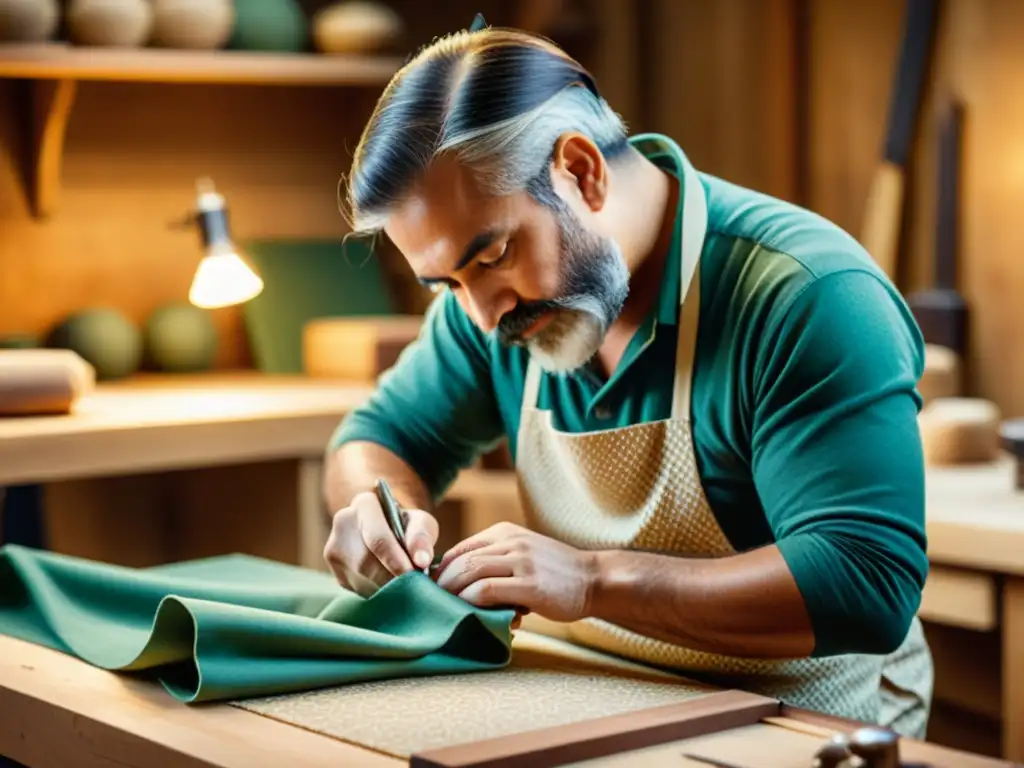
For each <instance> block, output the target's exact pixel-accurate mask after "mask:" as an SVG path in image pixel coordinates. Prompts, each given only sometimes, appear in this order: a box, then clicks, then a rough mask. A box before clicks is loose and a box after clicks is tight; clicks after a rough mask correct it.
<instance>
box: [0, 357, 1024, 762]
mask: <svg viewBox="0 0 1024 768" xmlns="http://www.w3.org/2000/svg"><path fill="white" fill-rule="evenodd" d="M370 392H371V388H370V387H369V386H367V385H358V384H349V383H344V382H335V381H325V380H315V379H309V378H305V377H270V376H266V375H262V374H259V373H250V374H231V375H206V376H163V375H158V376H148V377H138V378H134V379H132V380H130V381H126V382H118V383H109V384H103V385H101V386H100V387H99V389H98V391H97V392H96V393H95V394H93V395H92V396H90V397H89V398H87V399H86V400H85V401H84V402H82V403H81V405H80V407H79V408H78V409H77V412H76V413H75V414H73V415H70V416H64V417H41V418H24V419H6V420H0V486H4V485H12V484H21V483H46V484H47V486H48V490H49V492H50V493H51V497H50V500H51V501H53V502H54V505H55V506H58V507H63V508H65V509H66V510H72V511H73V514H71V513H68V514H65V515H64V516H63V517H64V519H63V522H65V523H66V524H67V525H68V526H69V529H68V531H67V532H66V533H65V537H64V543H67V544H72V545H74V547H79V548H81V547H82V546H84V544H85V543H88V542H89V540H90V537H91V538H92V541H93V543H97V544H98V543H105V544H107V545H108V547H109V548H110V549H114V550H116V551H118V552H119V553H121V555H122V557H121V561H122V562H124V563H125V564H128V565H146V564H148V563H147V562H146V559H147V558H149V559H152V558H154V557H156V556H157V555H156V554H154V550H152V549H147V547H148V546H150V545H151V544H152V543H153V542H154V541H155V542H156V543H159V544H163V543H165V540H166V539H168V538H169V536H168V534H167V533H166V529H163V528H160V527H159V526H156V525H154V524H153V521H152V520H150V519H148V517H147V515H148V514H150V512H151V511H152V510H151V507H152V508H153V509H155V502H156V499H157V497H159V496H160V495H161V493H163V494H164V495H166V493H164V492H165V491H166V486H165V485H160V484H154V483H151V482H148V480H149V479H151V478H152V477H153V476H154V473H162V472H171V473H173V474H175V485H174V494H173V495H174V498H175V500H176V502H177V505H178V508H179V510H180V515H181V516H182V517H183V518H186V520H185V522H191V523H192V527H191V528H190V529H187V532H186V533H181V534H179V537H180V538H181V539H183V540H186V541H188V542H189V543H190V544H195V545H198V546H200V549H199V550H198V551H196V550H195V549H191V550H188V551H187V554H188V555H189V556H201V555H203V554H214V553H216V552H218V551H223V549H224V548H225V547H228V548H233V549H242V550H244V551H249V552H251V553H253V554H257V555H263V556H274V557H281V558H282V559H286V560H288V561H291V562H299V563H302V564H304V565H308V566H311V567H320V566H321V564H322V556H321V552H322V548H323V542H324V540H325V536H326V533H325V529H324V523H325V517H324V515H323V509H322V506H321V490H320V478H321V475H320V472H321V460H322V455H323V449H324V446H325V444H326V442H327V440H328V438H329V437H330V434H331V433H332V431H333V430H334V429H335V427H336V426H337V424H338V421H339V420H340V419H341V418H342V417H343V416H344V415H345V413H347V412H348V411H349V410H350V409H351V408H352V407H354V406H356V405H358V404H359V403H361V402H363V401H364V400H365V398H367V397H368V396H369V394H370ZM247 466H248V467H250V468H251V467H255V468H256V470H255V471H252V470H251V469H250V470H246V471H241V470H245V469H246V467H247ZM1012 476H1013V468H1012V466H1011V464H1010V463H1009V461H1006V462H999V463H996V464H993V465H990V466H984V467H971V468H964V469H947V470H942V471H932V472H930V473H929V477H928V539H929V557H930V560H931V563H932V573H931V576H930V578H929V582H928V586H927V587H926V591H925V596H924V600H923V602H922V606H921V615H922V617H923V618H925V619H927V621H928V622H929V623H930V625H932V626H936V627H950V628H954V629H956V630H958V631H961V635H960V637H961V641H960V642H959V645H960V647H956V648H953V647H951V643H950V642H948V641H947V638H944V637H941V636H940V634H938V633H931V634H930V636H929V639H930V641H932V645H933V651H934V652H935V654H936V657H937V667H939V670H940V674H939V678H938V679H937V681H936V695H937V697H938V698H941V699H945V700H949V701H952V702H954V703H955V704H957V705H958V706H960V707H961V708H962V709H963V710H964V711H966V712H968V713H971V714H980V715H983V716H985V717H987V718H989V719H990V720H993V721H996V722H1001V723H1002V737H1001V738H1002V744H1003V754H1004V755H1006V756H1007V757H1010V758H1012V759H1015V760H1024V495H1022V494H1013V493H1010V492H1009V489H1010V488H1011V487H1012ZM143 480H147V482H142V481H143ZM154 487H155V488H157V489H158V491H159V492H157V491H154V490H153V488H154ZM97 488H99V489H101V490H102V492H99V491H97ZM449 498H452V499H460V500H463V502H464V503H463V507H464V509H463V512H464V515H465V518H466V519H465V520H464V525H465V527H466V529H467V530H474V529H479V528H480V527H482V526H484V525H487V524H489V523H491V522H493V521H494V519H495V518H496V517H505V518H508V517H513V518H514V516H515V515H516V510H517V508H518V499H517V490H516V484H515V481H514V478H513V477H512V476H511V475H510V474H508V473H500V472H498V473H495V472H489V473H487V472H485V473H481V472H476V471H471V472H466V473H463V475H461V476H460V477H459V479H458V481H457V482H456V484H455V487H454V488H453V489H452V493H451V494H450V497H449ZM150 502H152V504H151V503H150ZM261 508H263V509H273V510H279V512H278V513H277V514H257V513H256V510H258V509H261ZM87 513H93V515H92V516H90V514H87ZM152 513H153V514H155V512H152ZM105 515H106V516H105ZM218 520H219V521H221V522H222V525H221V526H220V529H219V530H215V529H216V528H217V526H216V525H214V523H215V521H218ZM196 531H199V532H200V534H197V533H195V532H196ZM147 542H148V543H147ZM267 542H270V543H274V544H277V545H280V547H279V548H278V549H276V550H274V551H267V550H265V549H261V547H264V546H269V545H268V544H267ZM203 547H205V550H204V549H203ZM55 548H57V549H62V550H64V551H68V550H69V549H70V550H71V553H72V554H86V555H88V554H89V553H88V551H86V552H82V551H81V549H79V550H78V551H75V550H74V548H73V547H71V546H57V547H55ZM282 553H283V554H282ZM132 557H137V558H138V560H137V561H135V562H133V561H132V559H131V558H132ZM963 638H966V640H963ZM990 640H996V641H997V642H995V643H991V642H989V641H990ZM976 642H977V643H981V645H976V644H975V643H976ZM986 643H987V644H986ZM954 644H955V643H954ZM979 648H985V649H986V650H985V651H983V652H979V651H978V649H979ZM989 649H994V650H991V651H990V650H989Z"/></svg>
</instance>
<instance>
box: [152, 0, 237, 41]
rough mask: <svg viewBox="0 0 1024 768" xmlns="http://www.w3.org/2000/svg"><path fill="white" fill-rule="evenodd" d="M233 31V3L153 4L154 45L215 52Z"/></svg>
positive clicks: (165, 0)
mask: <svg viewBox="0 0 1024 768" xmlns="http://www.w3.org/2000/svg"><path fill="white" fill-rule="evenodd" d="M234 29H235V6H234V3H233V2H231V0H153V37H152V40H151V42H152V44H153V45H159V46H163V47H165V48H191V49H195V50H215V49H217V48H222V47H224V46H225V45H227V42H228V40H229V39H230V38H231V33H232V32H233V31H234Z"/></svg>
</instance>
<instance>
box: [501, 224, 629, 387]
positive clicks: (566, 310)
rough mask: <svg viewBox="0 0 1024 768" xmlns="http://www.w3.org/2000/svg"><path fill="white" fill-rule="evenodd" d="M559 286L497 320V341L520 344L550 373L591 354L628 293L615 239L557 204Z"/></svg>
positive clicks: (567, 369) (578, 365)
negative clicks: (538, 324) (543, 320)
mask: <svg viewBox="0 0 1024 768" xmlns="http://www.w3.org/2000/svg"><path fill="white" fill-rule="evenodd" d="M560 218H561V223H562V227H561V250H562V258H561V259H560V264H561V267H562V268H561V274H560V281H559V282H560V289H559V295H558V296H557V297H555V298H553V299H544V300H540V301H531V302H521V303H520V304H518V305H517V306H516V307H515V308H514V309H512V310H511V311H510V312H508V314H506V315H505V316H504V317H503V318H502V319H501V322H500V323H499V324H498V329H497V334H498V338H499V340H500V341H501V343H502V344H505V345H507V346H518V347H525V348H526V349H527V350H528V351H529V353H530V356H531V357H533V359H535V360H536V361H537V364H538V365H540V366H541V368H543V369H544V370H546V371H549V372H552V373H569V372H572V371H575V370H577V369H579V368H581V367H582V366H584V365H586V364H587V363H588V362H590V360H591V359H592V358H593V357H594V355H595V354H597V351H598V349H600V347H601V343H602V342H603V341H604V337H605V334H606V333H607V332H608V329H609V328H610V327H611V325H612V323H614V322H615V320H616V319H617V318H618V316H619V313H620V312H621V311H622V307H623V305H624V304H625V301H626V297H627V296H628V295H629V269H628V268H627V267H626V263H625V261H624V260H623V258H622V252H621V250H620V249H619V246H618V244H617V243H616V242H615V241H614V240H612V239H611V238H603V237H600V236H598V235H596V234H594V233H592V232H589V231H587V230H586V229H585V228H584V227H583V226H582V225H581V224H580V223H579V221H578V220H577V219H576V218H575V216H574V215H573V214H572V212H571V211H568V210H564V209H563V210H562V212H561V214H560ZM549 313H550V314H551V315H552V317H551V321H550V322H549V323H548V324H547V325H546V326H544V328H542V329H541V330H540V331H538V332H537V333H535V334H533V335H532V336H530V337H529V338H524V337H523V336H522V334H523V333H524V332H525V331H526V329H527V328H529V327H530V326H531V325H533V323H534V322H535V321H537V320H538V319H539V318H540V317H543V316H545V315H547V314H549Z"/></svg>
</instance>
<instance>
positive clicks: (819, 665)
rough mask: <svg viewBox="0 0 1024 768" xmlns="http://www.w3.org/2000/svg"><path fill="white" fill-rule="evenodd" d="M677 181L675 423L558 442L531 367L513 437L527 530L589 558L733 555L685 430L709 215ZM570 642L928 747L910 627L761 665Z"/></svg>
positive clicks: (638, 639) (923, 676)
mask: <svg viewBox="0 0 1024 768" xmlns="http://www.w3.org/2000/svg"><path fill="white" fill-rule="evenodd" d="M681 165H682V167H683V168H684V170H685V173H684V180H685V186H684V199H683V238H682V251H683V252H682V256H681V263H682V269H681V285H682V287H681V290H680V296H681V297H682V298H681V302H682V311H681V318H680V331H679V349H678V354H677V368H676V370H677V374H676V387H675V393H674V397H673V407H672V416H671V417H670V418H669V419H666V420H663V421H655V422H650V423H646V424H640V425H635V426H631V427H622V428H616V429H610V430H605V431H597V432H588V433H582V434H580V433H565V432H560V431H558V430H557V429H556V428H555V427H554V424H553V421H552V416H551V413H550V412H547V411H542V410H540V409H539V408H537V407H536V403H537V394H538V389H539V384H540V376H541V372H540V369H539V368H538V366H537V365H536V364H535V363H532V362H531V363H530V366H529V369H528V372H527V377H526V386H525V391H524V395H523V404H522V414H521V421H520V428H519V432H518V435H517V443H518V444H517V462H516V471H517V474H518V479H519V487H520V492H521V496H522V501H523V507H524V511H525V514H526V520H527V524H528V525H529V526H530V527H531V528H533V529H534V530H537V531H539V532H541V533H544V534H546V535H549V536H551V537H553V538H556V539H559V540H561V541H564V542H566V543H569V544H572V545H574V546H577V547H580V548H586V549H609V548H620V549H642V550H651V551H658V552H663V553H671V554H675V555H680V556H690V557H722V556H727V555H731V554H734V550H733V548H732V546H731V545H730V543H729V541H728V539H727V537H726V536H725V534H724V533H723V531H722V530H721V528H720V527H719V525H718V523H717V521H716V519H715V516H714V513H713V512H712V510H711V508H710V505H709V504H708V501H707V498H706V496H705V494H704V490H703V487H702V485H701V479H700V477H699V473H698V471H697V463H696V458H695V453H694V446H693V438H692V432H691V425H690V420H689V413H690V399H689V395H690V373H691V371H692V367H693V354H694V348H695V345H696V338H697V318H698V316H699V314H698V305H699V301H700V290H699V270H697V269H696V266H697V263H698V261H699V259H700V253H701V249H702V245H703V239H704V232H705V229H706V222H707V211H706V207H705V200H704V194H703V189H702V187H701V185H700V182H699V181H698V180H697V178H696V173H695V172H694V171H693V169H692V168H691V167H690V166H689V164H688V162H687V161H686V160H685V158H681ZM569 636H570V637H571V638H572V639H573V640H574V641H576V642H578V643H580V644H582V645H587V646H590V647H594V648H598V649H601V650H603V651H606V652H609V653H614V654H619V655H621V656H624V657H627V658H630V659H634V660H637V661H641V662H645V663H649V664H653V665H656V666H660V667H666V668H671V669H674V670H678V671H680V672H683V673H684V674H688V675H692V676H693V677H694V678H695V679H699V680H705V681H708V682H713V683H715V684H718V685H724V686H728V687H735V688H740V689H743V690H748V691H752V692H755V693H760V694H763V695H767V696H772V697H775V698H778V699H781V700H783V701H785V702H786V703H788V704H792V705H795V706H800V707H806V708H809V709H813V710H816V711H819V712H824V713H828V714H834V715H839V716H842V717H849V718H854V719H857V720H862V721H868V722H875V723H880V724H883V725H887V726H890V727H893V728H894V729H896V730H898V731H899V732H901V733H903V734H904V735H907V736H914V737H923V736H924V731H925V727H926V724H927V718H928V709H929V702H930V700H931V689H932V662H931V655H930V653H929V651H928V648H927V645H926V643H925V641H924V635H923V632H922V631H921V627H920V623H919V622H918V621H917V620H916V619H915V621H914V624H913V626H912V628H911V631H910V632H909V633H908V635H907V638H906V639H905V641H904V643H903V645H902V647H901V648H900V649H899V650H898V651H897V652H896V653H894V654H892V655H891V656H890V657H883V656H875V655H866V654H865V655H853V654H851V655H844V656H833V657H825V658H817V659H815V658H806V659H791V660H765V659H750V658H742V657H732V656H724V655H719V654H712V653H705V652H699V651H695V650H692V649H689V648H685V647H683V646H679V645H673V644H671V643H666V642H662V641H659V640H654V639H652V638H648V637H644V636H642V635H639V634H637V633H635V632H631V631H629V630H626V629H624V628H622V627H618V626H616V625H614V624H611V623H608V622H605V621H600V620H594V619H585V620H582V621H579V622H575V623H573V624H572V625H570V627H569Z"/></svg>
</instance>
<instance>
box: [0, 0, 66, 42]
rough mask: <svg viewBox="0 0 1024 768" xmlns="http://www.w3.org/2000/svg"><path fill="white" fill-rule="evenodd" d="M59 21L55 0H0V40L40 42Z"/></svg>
mask: <svg viewBox="0 0 1024 768" xmlns="http://www.w3.org/2000/svg"><path fill="white" fill-rule="evenodd" d="M58 21H60V8H58V7H57V0H0V42H4V43H41V42H44V41H45V40H49V39H50V38H52V37H53V34H54V32H56V31H57V22H58Z"/></svg>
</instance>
